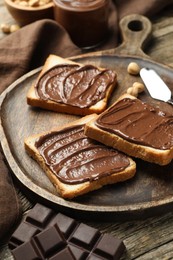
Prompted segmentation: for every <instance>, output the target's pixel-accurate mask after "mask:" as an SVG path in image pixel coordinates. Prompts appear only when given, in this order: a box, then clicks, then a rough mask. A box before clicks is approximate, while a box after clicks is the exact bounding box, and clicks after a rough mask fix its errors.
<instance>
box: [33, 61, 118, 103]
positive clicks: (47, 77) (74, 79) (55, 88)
mask: <svg viewBox="0 0 173 260" xmlns="http://www.w3.org/2000/svg"><path fill="white" fill-rule="evenodd" d="M115 77H116V73H115V72H113V71H111V70H107V69H104V70H100V69H98V68H96V67H95V66H92V65H83V66H80V65H75V64H63V65H57V66H55V67H53V68H51V69H50V70H48V71H47V72H45V73H44V74H43V75H42V77H41V78H40V79H39V81H38V83H37V84H36V90H37V94H38V96H39V97H40V98H41V99H43V100H52V101H54V102H58V103H63V104H67V105H71V106H77V107H80V108H84V107H90V106H92V105H94V104H96V103H97V102H98V101H99V100H101V99H103V98H104V97H105V96H106V91H107V89H108V87H109V86H110V85H111V84H112V83H113V82H114V80H115Z"/></svg>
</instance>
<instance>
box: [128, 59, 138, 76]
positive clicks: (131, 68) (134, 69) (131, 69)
mask: <svg viewBox="0 0 173 260" xmlns="http://www.w3.org/2000/svg"><path fill="white" fill-rule="evenodd" d="M139 71H140V67H139V65H138V64H137V63H136V62H130V63H129V65H128V67H127V72H128V73H129V74H132V75H138V74H139Z"/></svg>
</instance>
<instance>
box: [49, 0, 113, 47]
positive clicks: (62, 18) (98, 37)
mask: <svg viewBox="0 0 173 260" xmlns="http://www.w3.org/2000/svg"><path fill="white" fill-rule="evenodd" d="M108 10H109V0H68V1H67V0H54V16H55V20H56V21H57V22H58V23H59V24H61V25H62V26H63V27H64V28H65V29H66V30H67V32H68V33H69V35H70V36H71V39H72V41H73V42H74V43H75V44H76V45H77V46H79V47H93V46H96V45H98V44H99V43H101V42H102V41H104V40H105V39H106V36H107V34H108Z"/></svg>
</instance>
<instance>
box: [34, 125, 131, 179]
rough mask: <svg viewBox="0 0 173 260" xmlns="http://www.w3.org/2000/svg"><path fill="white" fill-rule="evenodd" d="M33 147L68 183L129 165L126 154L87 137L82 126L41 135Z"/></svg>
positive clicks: (109, 173) (54, 171)
mask: <svg viewBox="0 0 173 260" xmlns="http://www.w3.org/2000/svg"><path fill="white" fill-rule="evenodd" d="M35 146H36V147H37V149H38V150H39V152H40V154H41V156H42V157H43V158H44V160H45V162H46V164H47V166H48V167H49V168H50V169H51V170H52V172H53V173H54V174H55V175H56V176H57V177H58V178H59V179H60V180H61V181H62V182H64V183H69V184H76V183H82V182H85V181H93V180H97V179H100V178H102V177H105V176H109V175H111V174H112V173H116V172H120V171H122V170H124V169H125V168H126V167H128V165H129V163H130V162H129V159H128V157H127V156H126V155H124V154H122V153H120V152H118V151H116V150H114V149H111V148H108V147H106V146H104V145H102V144H99V143H97V142H94V141H93V140H91V139H89V138H87V137H86V136H85V135H84V126H83V125H78V126H74V127H69V128H66V129H65V130H62V131H59V132H52V133H50V134H47V135H44V136H42V137H40V138H39V139H38V140H37V142H36V143H35Z"/></svg>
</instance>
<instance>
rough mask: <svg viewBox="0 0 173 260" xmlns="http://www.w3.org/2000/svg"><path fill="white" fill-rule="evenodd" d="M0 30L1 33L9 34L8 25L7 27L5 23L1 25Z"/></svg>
mask: <svg viewBox="0 0 173 260" xmlns="http://www.w3.org/2000/svg"><path fill="white" fill-rule="evenodd" d="M1 30H2V32H3V33H10V25H8V24H6V23H2V24H1Z"/></svg>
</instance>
